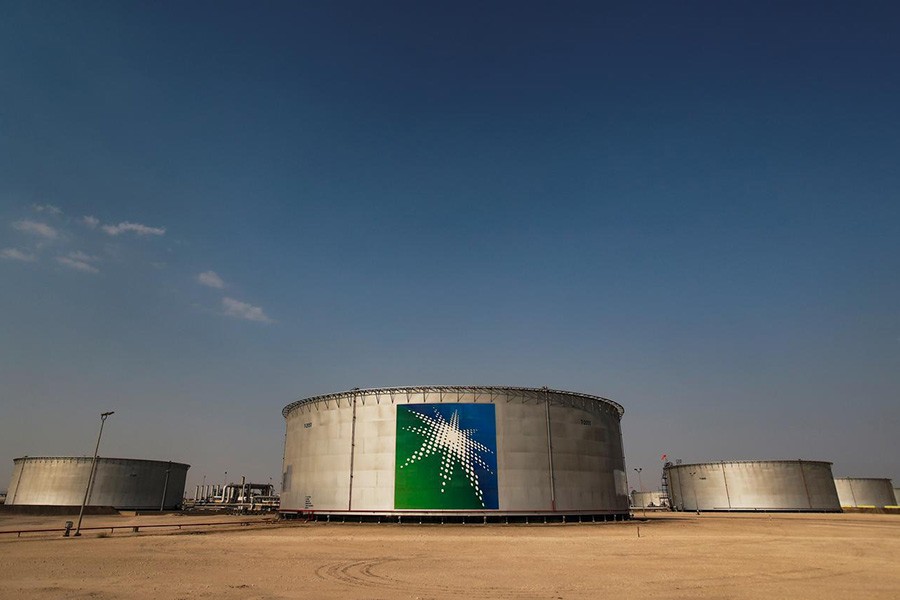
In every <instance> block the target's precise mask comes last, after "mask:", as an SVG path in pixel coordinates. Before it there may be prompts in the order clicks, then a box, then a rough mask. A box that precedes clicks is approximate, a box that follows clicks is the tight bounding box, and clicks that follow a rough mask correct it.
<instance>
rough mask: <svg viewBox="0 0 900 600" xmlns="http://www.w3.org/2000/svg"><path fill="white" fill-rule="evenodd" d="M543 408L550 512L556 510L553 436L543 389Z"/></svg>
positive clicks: (545, 391) (545, 390)
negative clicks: (545, 419) (548, 473)
mask: <svg viewBox="0 0 900 600" xmlns="http://www.w3.org/2000/svg"><path fill="white" fill-rule="evenodd" d="M544 408H545V412H546V415H547V462H548V464H549V466H550V510H553V511H555V510H556V477H555V476H554V474H553V435H552V433H551V429H550V393H549V392H548V391H547V388H544Z"/></svg>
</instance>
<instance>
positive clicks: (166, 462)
mask: <svg viewBox="0 0 900 600" xmlns="http://www.w3.org/2000/svg"><path fill="white" fill-rule="evenodd" d="M20 460H25V461H28V460H61V461H66V460H68V461H72V462H79V461H83V460H87V461H90V460H93V457H92V456H19V457H18V458H14V459H13V464H15V463H17V462H19V461H20ZM101 460H102V461H119V462H133V463H157V464H163V465H176V466H179V467H184V468H186V469H190V468H191V465H189V464H187V463H181V462H176V461H174V460H152V459H147V458H117V457H114V456H98V457H97V462H100V461H101Z"/></svg>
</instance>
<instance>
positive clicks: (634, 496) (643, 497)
mask: <svg viewBox="0 0 900 600" xmlns="http://www.w3.org/2000/svg"><path fill="white" fill-rule="evenodd" d="M631 506H632V507H633V508H662V507H666V506H669V500H668V498H666V495H665V494H664V493H663V492H639V491H637V490H634V491H633V492H631Z"/></svg>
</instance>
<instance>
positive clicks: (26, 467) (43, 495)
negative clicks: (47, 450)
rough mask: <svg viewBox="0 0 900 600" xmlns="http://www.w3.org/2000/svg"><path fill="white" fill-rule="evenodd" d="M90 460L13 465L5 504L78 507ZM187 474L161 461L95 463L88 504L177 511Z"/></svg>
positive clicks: (27, 460)
mask: <svg viewBox="0 0 900 600" xmlns="http://www.w3.org/2000/svg"><path fill="white" fill-rule="evenodd" d="M91 460H92V459H91V457H90V456H87V457H85V456H38V457H21V458H16V459H14V460H13V474H12V478H11V479H10V483H9V489H8V492H7V504H11V505H25V504H29V505H43V506H80V505H81V501H82V500H83V499H84V491H85V488H86V486H87V484H88V479H89V478H90V472H91ZM189 468H190V465H186V464H182V463H177V462H169V461H161V460H143V459H136V458H102V457H98V458H97V465H96V467H95V471H94V478H93V483H92V485H91V490H90V494H89V496H88V501H87V504H88V506H112V507H114V508H118V509H124V510H159V509H160V507H162V508H165V509H174V508H178V507H179V506H180V505H181V500H182V497H183V496H184V482H185V479H186V477H187V470H188V469H189Z"/></svg>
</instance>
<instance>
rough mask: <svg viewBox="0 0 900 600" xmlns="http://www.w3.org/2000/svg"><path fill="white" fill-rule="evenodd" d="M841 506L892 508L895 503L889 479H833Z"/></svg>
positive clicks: (892, 486) (892, 487)
mask: <svg viewBox="0 0 900 600" xmlns="http://www.w3.org/2000/svg"><path fill="white" fill-rule="evenodd" d="M834 485H835V487H837V493H838V498H840V502H841V506H846V507H848V508H852V507H857V506H877V507H885V506H892V505H893V504H894V502H896V498H895V497H894V485H893V483H892V482H891V480H890V479H883V478H875V477H835V478H834Z"/></svg>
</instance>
